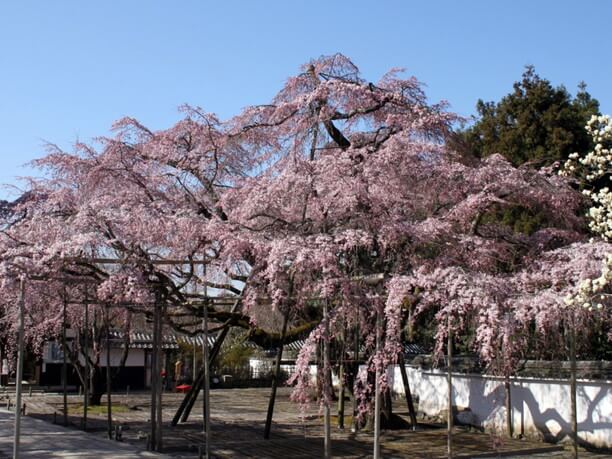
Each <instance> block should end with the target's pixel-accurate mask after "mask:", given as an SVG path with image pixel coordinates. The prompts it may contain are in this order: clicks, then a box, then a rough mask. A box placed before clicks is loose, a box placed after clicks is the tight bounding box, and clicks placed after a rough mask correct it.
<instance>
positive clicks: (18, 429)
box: [13, 278, 25, 459]
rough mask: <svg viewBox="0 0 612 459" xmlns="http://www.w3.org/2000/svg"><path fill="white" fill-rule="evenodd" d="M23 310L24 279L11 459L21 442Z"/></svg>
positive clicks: (20, 288)
mask: <svg viewBox="0 0 612 459" xmlns="http://www.w3.org/2000/svg"><path fill="white" fill-rule="evenodd" d="M24 309H25V279H24V278H21V280H20V281H19V315H18V317H17V330H18V336H17V375H16V381H15V430H14V438H13V459H18V458H19V442H20V440H21V392H22V387H21V385H22V382H23V360H24V348H23V328H24V327H23V325H24V324H23V321H24V318H23V315H24Z"/></svg>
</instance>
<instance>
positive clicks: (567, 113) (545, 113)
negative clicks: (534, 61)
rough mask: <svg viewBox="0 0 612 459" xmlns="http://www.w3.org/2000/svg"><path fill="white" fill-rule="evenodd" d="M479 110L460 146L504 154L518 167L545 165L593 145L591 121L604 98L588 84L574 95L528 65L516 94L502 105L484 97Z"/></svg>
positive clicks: (458, 140) (516, 85) (479, 152)
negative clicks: (588, 126)
mask: <svg viewBox="0 0 612 459" xmlns="http://www.w3.org/2000/svg"><path fill="white" fill-rule="evenodd" d="M476 109H477V110H478V119H477V121H476V122H475V124H474V125H472V126H471V127H469V128H468V129H466V130H465V131H462V132H460V133H459V135H458V138H456V139H455V140H453V141H451V143H452V146H453V147H454V148H455V149H457V150H460V151H461V152H462V153H471V154H475V155H476V156H478V157H485V156H488V155H491V154H493V153H500V154H502V155H504V156H505V157H506V158H507V159H508V160H510V161H511V162H512V163H513V164H514V165H517V166H518V165H521V164H525V163H528V164H529V165H533V166H534V167H541V166H548V165H551V164H553V163H554V162H555V161H564V160H565V159H567V157H568V155H570V154H571V153H574V152H578V153H580V154H581V155H583V154H584V153H586V152H587V151H589V150H590V149H591V148H592V144H591V139H590V138H589V136H588V135H587V134H586V132H585V125H586V123H587V121H588V120H589V118H590V117H591V115H593V114H598V113H599V102H598V101H597V100H596V99H593V98H592V97H591V96H590V94H589V93H588V92H587V91H586V85H585V84H584V83H581V84H580V86H579V88H578V93H577V94H576V97H572V95H571V94H570V93H569V92H568V91H567V90H566V89H565V88H564V87H563V86H558V87H553V86H552V85H551V83H550V82H549V81H548V80H546V79H542V78H540V77H539V76H538V75H537V74H536V72H535V69H534V68H533V67H532V66H528V67H526V70H525V72H524V73H523V77H522V80H521V81H517V82H516V83H514V90H513V91H512V92H511V93H510V94H508V95H507V96H505V97H504V98H502V100H501V101H499V102H498V103H495V102H484V101H482V100H479V101H478V103H477V105H476Z"/></svg>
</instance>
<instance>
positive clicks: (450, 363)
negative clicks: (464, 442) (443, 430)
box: [446, 317, 453, 459]
mask: <svg viewBox="0 0 612 459" xmlns="http://www.w3.org/2000/svg"><path fill="white" fill-rule="evenodd" d="M446 355H447V367H448V374H447V381H448V404H447V406H448V416H447V419H446V423H447V450H448V457H449V459H452V457H453V376H452V370H453V368H452V366H453V332H452V330H451V329H450V317H449V319H448V342H447V344H446Z"/></svg>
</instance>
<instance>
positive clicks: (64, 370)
mask: <svg viewBox="0 0 612 459" xmlns="http://www.w3.org/2000/svg"><path fill="white" fill-rule="evenodd" d="M67 303H68V297H67V296H66V285H65V284H64V304H63V310H62V349H63V352H62V354H63V355H62V395H63V402H64V416H63V417H64V426H67V425H68V387H67V385H68V363H67V361H66V357H67V353H68V345H67V344H66V306H67Z"/></svg>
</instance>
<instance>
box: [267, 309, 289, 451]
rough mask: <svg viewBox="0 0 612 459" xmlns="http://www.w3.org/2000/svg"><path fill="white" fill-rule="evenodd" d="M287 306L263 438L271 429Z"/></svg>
mask: <svg viewBox="0 0 612 459" xmlns="http://www.w3.org/2000/svg"><path fill="white" fill-rule="evenodd" d="M285 307H286V308H287V309H286V311H285V314H284V315H283V328H282V331H281V337H280V346H279V347H278V353H277V354H276V361H275V363H274V375H273V376H272V389H271V391H270V400H269V402H268V413H267V414H266V425H265V427H264V438H265V439H266V440H268V439H269V438H270V430H271V429H272V417H273V415H274V401H275V400H276V389H277V387H278V380H279V379H280V367H281V359H282V357H283V347H284V341H285V334H286V333H287V323H288V322H289V305H288V304H287V305H285Z"/></svg>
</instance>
